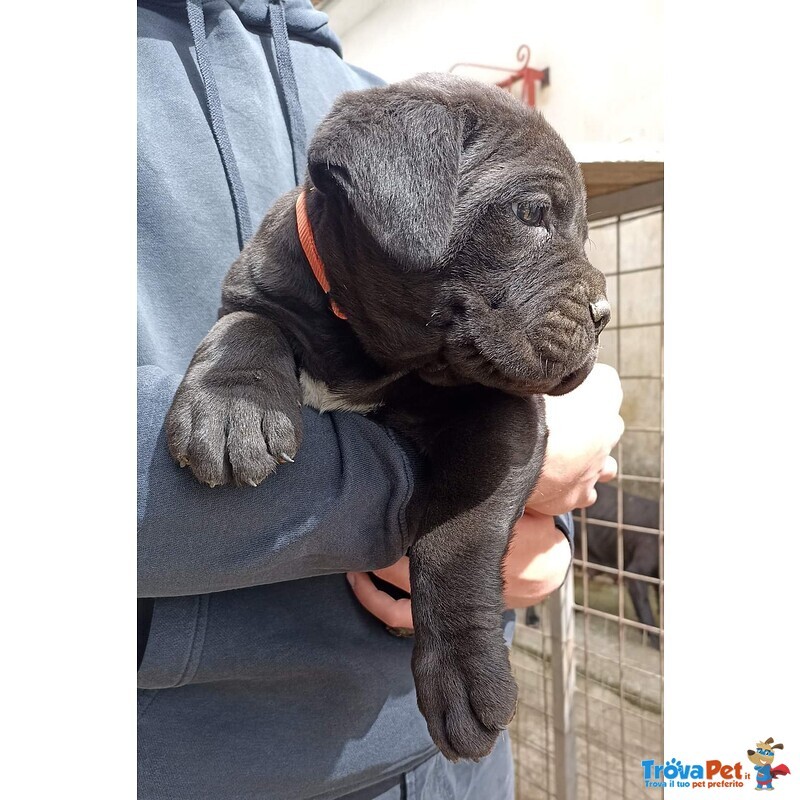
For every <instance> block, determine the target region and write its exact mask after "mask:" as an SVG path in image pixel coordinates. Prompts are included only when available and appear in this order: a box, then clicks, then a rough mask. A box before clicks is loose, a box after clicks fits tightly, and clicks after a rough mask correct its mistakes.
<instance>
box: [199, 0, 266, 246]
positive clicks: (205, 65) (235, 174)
mask: <svg viewBox="0 0 800 800" xmlns="http://www.w3.org/2000/svg"><path fill="white" fill-rule="evenodd" d="M186 13H187V14H188V16H189V27H190V28H191V31H192V39H193V40H194V51H195V54H196V55H197V68H198V69H199V70H200V77H201V78H202V79H203V87H204V88H205V92H206V105H207V106H208V115H209V118H210V119H211V133H212V134H213V135H214V141H215V142H216V143H217V150H219V155H220V158H221V159H222V167H223V169H224V170H225V177H226V178H227V180H228V189H229V191H230V193H231V200H232V201H233V213H234V214H235V216H236V231H237V233H238V235H239V249H241V248H243V247H244V243H245V242H246V241H247V240H248V239H249V238H250V235H251V234H252V233H253V228H252V225H251V223H250V210H249V209H248V207H247V196H246V195H245V193H244V186H243V185H242V178H241V176H240V175H239V166H238V165H237V163H236V158H235V156H234V155H233V148H232V147H231V140H230V139H229V138H228V130H227V128H226V127H225V117H224V116H223V114H222V103H221V102H220V99H219V91H218V90H217V82H216V81H215V80H214V72H213V71H212V69H211V61H210V59H209V57H208V47H207V46H206V23H205V19H204V18H203V0H186Z"/></svg>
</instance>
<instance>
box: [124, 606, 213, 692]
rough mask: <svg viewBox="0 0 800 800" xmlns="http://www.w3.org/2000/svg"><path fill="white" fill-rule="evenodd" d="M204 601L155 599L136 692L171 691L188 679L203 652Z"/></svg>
mask: <svg viewBox="0 0 800 800" xmlns="http://www.w3.org/2000/svg"><path fill="white" fill-rule="evenodd" d="M208 602H209V595H195V596H193V597H159V598H156V601H155V605H154V607H153V619H152V621H151V623H150V635H149V637H148V640H147V646H146V648H145V651H144V657H143V658H142V663H141V666H140V667H139V672H138V682H137V683H138V686H139V688H140V689H172V688H175V687H177V686H183V685H184V684H187V683H189V682H190V681H191V680H192V678H193V677H194V675H195V673H196V672H197V667H198V665H199V663H200V656H201V654H202V652H203V643H204V641H205V634H206V625H207V623H208Z"/></svg>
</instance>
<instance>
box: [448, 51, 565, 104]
mask: <svg viewBox="0 0 800 800" xmlns="http://www.w3.org/2000/svg"><path fill="white" fill-rule="evenodd" d="M530 60H531V49H530V47H528V45H526V44H521V45H520V46H519V49H518V50H517V61H519V62H520V64H521V65H522V66H520V67H517V68H516V69H508V68H507V67H495V66H492V65H490V64H473V63H471V62H469V61H459V62H458V63H457V64H453V66H452V67H450V69H449V70H447V71H448V72H454V71H455V70H456V69H457V68H458V67H476V68H478V69H490V70H494V71H495V72H506V73H508V74H507V75H506V77H505V78H503V79H502V80H499V81H497V83H496V85H497V86H499V87H500V88H501V89H507V90H508V91H511V87H512V86H513V85H514V84H515V83H517V82H519V81H522V102H523V103H526V104H527V105H529V106H531V107H533V106H535V105H536V84H537V82H538V83H540V84H541V87H542V89H544V88H545V87H546V86H549V85H550V67H545V68H544V69H534V68H533V67H529V66H528V64H529V62H530Z"/></svg>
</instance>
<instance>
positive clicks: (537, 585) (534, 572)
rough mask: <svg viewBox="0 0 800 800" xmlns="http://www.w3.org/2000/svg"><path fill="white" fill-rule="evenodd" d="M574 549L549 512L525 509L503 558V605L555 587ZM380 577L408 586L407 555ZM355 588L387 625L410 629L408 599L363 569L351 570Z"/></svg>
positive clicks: (519, 603) (535, 598) (522, 603)
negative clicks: (385, 589)
mask: <svg viewBox="0 0 800 800" xmlns="http://www.w3.org/2000/svg"><path fill="white" fill-rule="evenodd" d="M571 557H572V554H571V552H570V547H569V542H568V541H567V539H566V537H565V536H564V534H563V533H562V532H561V531H560V530H558V528H556V526H555V524H554V523H553V518H552V517H549V516H546V515H543V514H537V513H535V512H530V511H528V512H526V513H525V514H524V515H523V516H522V518H521V519H520V520H519V522H517V524H516V526H515V528H514V533H513V535H512V539H511V544H510V546H509V550H508V553H507V554H506V559H505V562H504V569H503V575H504V578H505V580H504V584H505V592H504V595H503V596H504V600H505V604H506V608H524V607H526V606H532V605H536V603H539V602H541V601H542V600H544V598H545V597H547V595H549V594H550V593H551V592H553V591H555V590H556V589H557V588H558V587H559V586H560V585H561V583H562V582H563V580H564V576H565V575H566V574H567V569H568V568H569V563H570V560H571ZM374 574H375V575H377V576H378V577H379V578H381V579H382V580H384V581H386V582H387V583H391V584H392V585H394V586H397V587H399V588H400V589H403V590H404V591H406V592H410V591H411V583H410V580H409V572H408V558H406V557H405V556H404V557H403V558H401V559H400V560H399V561H398V562H397V563H395V564H392V566H390V567H387V568H386V569H378V570H375V572H374ZM347 579H348V581H349V582H350V585H351V586H352V587H353V592H354V594H355V596H356V598H357V599H358V601H359V602H360V603H361V605H362V606H364V608H366V609H367V611H369V612H370V614H372V615H373V616H375V617H377V618H378V619H379V620H381V622H383V623H384V624H385V625H388V626H389V627H390V628H407V629H413V627H414V619H413V616H412V613H411V601H410V600H409V599H408V598H401V599H399V600H395V598H393V597H391V596H390V595H388V594H387V593H386V592H383V591H381V590H380V589H379V588H378V587H377V586H376V585H375V584H374V583H373V582H372V579H371V577H370V574H369V573H367V572H349V573H348V574H347Z"/></svg>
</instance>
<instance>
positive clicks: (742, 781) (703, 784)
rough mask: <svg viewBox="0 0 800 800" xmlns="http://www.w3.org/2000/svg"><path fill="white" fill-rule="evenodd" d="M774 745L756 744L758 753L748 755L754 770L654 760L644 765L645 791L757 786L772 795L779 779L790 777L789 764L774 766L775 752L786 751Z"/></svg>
mask: <svg viewBox="0 0 800 800" xmlns="http://www.w3.org/2000/svg"><path fill="white" fill-rule="evenodd" d="M774 741H775V740H774V739H773V738H772V737H770V738H769V739H767V740H765V741H763V742H756V749H755V750H748V751H747V758H748V760H749V761H750V763H751V764H753V767H752V768H751V767H749V766H746V767H745V766H742V762H741V761H736V762H735V763H732V764H731V763H726V762H724V761H720V760H719V759H713V758H712V759H708V760H706V761H704V762H702V763H686V764H684V763H683V762H682V761H680V760H678V759H677V758H673V759H671V760H669V761H667V762H665V763H664V764H658V763H656V761H655V759H652V758H651V759H648V760H647V761H642V780H643V781H644V785H645V788H646V789H666V788H671V789H672V788H674V789H741V788H743V787H745V786H747V785H751V786H752V785H753V784H755V787H754V788H755V789H757V790H758V791H772V790H774V789H775V787H774V786H773V785H772V782H773V781H774V780H775V779H776V778H779V777H782V776H784V775H790V774H791V773H790V770H789V767H787V766H786V764H778V765H777V766H774V765H773V762H774V760H775V751H776V750H783V745H782V744H780V743H778V744H774Z"/></svg>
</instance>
